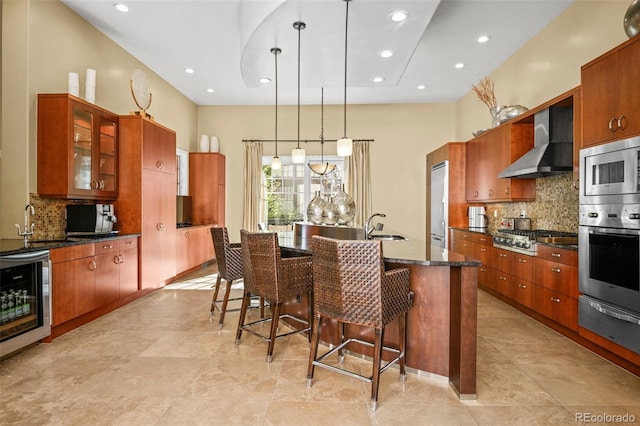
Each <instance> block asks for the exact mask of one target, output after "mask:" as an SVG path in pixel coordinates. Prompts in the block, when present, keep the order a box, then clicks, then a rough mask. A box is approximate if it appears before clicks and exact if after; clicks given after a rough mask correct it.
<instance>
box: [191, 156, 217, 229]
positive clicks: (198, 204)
mask: <svg viewBox="0 0 640 426" xmlns="http://www.w3.org/2000/svg"><path fill="white" fill-rule="evenodd" d="M189 195H191V198H192V214H193V224H194V225H216V226H224V224H225V156H224V155H222V154H218V153H206V152H197V153H196V152H192V153H189Z"/></svg>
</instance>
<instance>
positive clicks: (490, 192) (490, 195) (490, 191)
mask: <svg viewBox="0 0 640 426" xmlns="http://www.w3.org/2000/svg"><path fill="white" fill-rule="evenodd" d="M493 194H494V192H493V189H490V190H489V197H493Z"/></svg>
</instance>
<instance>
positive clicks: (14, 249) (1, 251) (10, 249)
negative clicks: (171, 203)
mask: <svg viewBox="0 0 640 426" xmlns="http://www.w3.org/2000/svg"><path fill="white" fill-rule="evenodd" d="M139 236H140V234H116V235H109V236H104V237H66V238H61V239H51V240H30V241H29V243H28V244H27V246H26V247H25V244H24V240H23V239H19V240H17V239H16V240H11V239H2V240H0V255H3V256H6V255H11V254H19V253H27V252H32V251H40V250H51V249H55V248H61V247H69V246H74V245H78V244H90V243H95V242H100V241H108V240H118V239H122V238H131V237H139Z"/></svg>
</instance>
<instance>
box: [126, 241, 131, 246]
mask: <svg viewBox="0 0 640 426" xmlns="http://www.w3.org/2000/svg"><path fill="white" fill-rule="evenodd" d="M125 244H126V245H128V246H132V245H133V241H127V242H126V243H125Z"/></svg>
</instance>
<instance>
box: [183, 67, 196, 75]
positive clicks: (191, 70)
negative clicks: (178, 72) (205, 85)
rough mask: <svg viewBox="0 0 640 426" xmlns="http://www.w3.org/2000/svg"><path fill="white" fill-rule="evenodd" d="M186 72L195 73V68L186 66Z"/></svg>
mask: <svg viewBox="0 0 640 426" xmlns="http://www.w3.org/2000/svg"><path fill="white" fill-rule="evenodd" d="M184 72H186V73H187V74H193V73H195V71H194V70H193V68H185V69H184Z"/></svg>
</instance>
